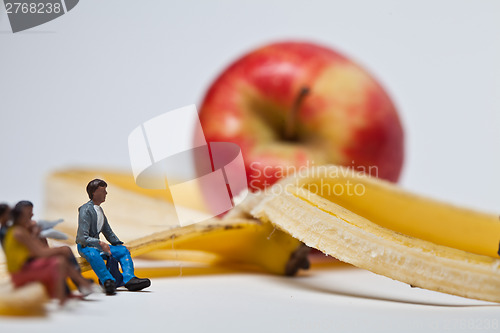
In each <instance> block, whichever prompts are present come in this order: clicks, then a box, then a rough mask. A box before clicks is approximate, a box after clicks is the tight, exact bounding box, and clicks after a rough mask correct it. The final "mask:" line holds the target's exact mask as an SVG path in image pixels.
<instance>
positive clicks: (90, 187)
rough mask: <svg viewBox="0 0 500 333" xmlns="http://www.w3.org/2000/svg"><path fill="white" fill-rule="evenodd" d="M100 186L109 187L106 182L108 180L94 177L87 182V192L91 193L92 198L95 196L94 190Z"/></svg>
mask: <svg viewBox="0 0 500 333" xmlns="http://www.w3.org/2000/svg"><path fill="white" fill-rule="evenodd" d="M98 187H108V184H106V182H105V181H104V180H102V179H94V180H91V181H90V182H89V183H88V184H87V194H88V195H89V198H90V200H92V198H93V197H94V192H95V191H96V190H97V188H98Z"/></svg>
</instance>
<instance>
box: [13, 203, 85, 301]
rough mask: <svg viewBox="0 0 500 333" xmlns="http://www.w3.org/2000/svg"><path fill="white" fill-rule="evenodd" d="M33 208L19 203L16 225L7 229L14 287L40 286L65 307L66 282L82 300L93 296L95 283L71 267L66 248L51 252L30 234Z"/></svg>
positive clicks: (15, 212) (52, 249) (29, 204)
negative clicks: (37, 283)
mask: <svg viewBox="0 0 500 333" xmlns="http://www.w3.org/2000/svg"><path fill="white" fill-rule="evenodd" d="M32 216H33V204H32V203H31V202H29V201H20V202H18V203H17V204H16V206H15V207H14V209H12V218H13V225H12V226H11V227H9V228H8V229H7V232H6V234H5V238H4V241H3V248H4V251H5V257H6V259H7V269H8V271H9V273H10V275H11V279H12V283H13V284H14V286H15V287H16V288H17V287H21V286H24V285H26V284H28V283H30V282H41V283H42V284H43V285H44V287H45V289H46V290H47V292H48V294H49V295H50V297H52V298H57V299H58V300H59V302H60V304H61V305H62V304H64V302H65V301H66V300H67V298H68V296H71V295H68V293H67V291H66V278H68V277H69V278H70V279H71V280H72V281H73V282H74V284H75V285H76V286H77V287H78V289H79V290H80V292H81V293H82V296H87V295H89V294H91V293H92V292H93V288H92V283H91V282H90V281H89V280H87V279H85V278H84V277H83V276H81V274H80V273H79V272H78V271H77V270H76V269H75V267H74V266H73V265H70V264H69V263H68V257H70V256H72V255H73V253H72V251H71V249H70V248H69V247H67V246H62V247H55V248H49V247H48V246H46V245H45V244H43V243H42V242H41V241H40V240H39V239H38V237H36V236H34V235H33V234H32V232H31V231H30V227H31V223H32V222H31V217H32Z"/></svg>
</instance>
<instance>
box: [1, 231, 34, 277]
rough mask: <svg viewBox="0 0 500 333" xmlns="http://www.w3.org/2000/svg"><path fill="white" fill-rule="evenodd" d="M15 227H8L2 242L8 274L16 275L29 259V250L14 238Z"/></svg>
mask: <svg viewBox="0 0 500 333" xmlns="http://www.w3.org/2000/svg"><path fill="white" fill-rule="evenodd" d="M16 228H18V227H16V226H13V227H10V228H9V229H8V230H7V233H6V234H5V238H4V240H3V248H4V251H5V258H6V259H7V270H8V271H9V273H11V274H13V273H17V272H19V271H20V270H21V268H22V267H23V265H24V264H25V263H26V261H28V259H29V258H30V257H31V253H30V251H29V249H28V248H27V247H26V246H25V245H24V244H22V243H20V242H18V241H17V239H16V238H15V237H14V231H15V229H16Z"/></svg>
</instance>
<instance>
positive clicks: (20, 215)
mask: <svg viewBox="0 0 500 333" xmlns="http://www.w3.org/2000/svg"><path fill="white" fill-rule="evenodd" d="M32 217H33V204H32V203H31V202H30V201H26V200H23V201H19V202H18V203H17V204H16V205H15V206H14V209H12V219H13V221H14V225H18V226H21V227H25V228H29V227H30V225H31V218H32Z"/></svg>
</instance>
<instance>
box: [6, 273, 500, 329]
mask: <svg viewBox="0 0 500 333" xmlns="http://www.w3.org/2000/svg"><path fill="white" fill-rule="evenodd" d="M49 309H50V311H49V315H48V316H47V317H45V318H35V319H24V320H23V322H22V325H21V324H19V321H18V320H16V319H5V318H2V319H1V322H0V327H1V328H2V332H30V333H32V332H46V331H47V332H48V331H54V330H55V331H60V332H64V331H66V330H67V331H68V332H73V333H77V332H86V333H88V332H91V331H93V330H92V329H90V326H93V325H94V326H95V327H99V330H101V329H104V330H106V331H108V332H109V331H111V330H112V331H122V332H133V331H136V332H148V331H153V332H159V331H165V332H179V331H180V332H339V331H344V332H367V331H368V332H408V333H410V332H443V331H452V332H457V331H467V330H471V331H482V330H483V329H485V328H486V327H487V325H490V329H489V331H498V330H500V329H499V328H498V325H499V324H500V323H499V322H498V321H499V320H500V318H499V316H498V310H499V307H498V306H497V305H493V304H491V303H486V302H479V301H474V300H467V299H464V298H460V297H454V296H449V295H444V294H440V293H435V292H430V291H426V290H422V289H417V288H410V287H409V286H408V285H405V284H403V283H399V282H396V281H392V280H390V279H387V278H384V277H380V276H377V275H375V274H372V273H370V272H367V271H364V270H360V269H356V268H349V267H344V268H337V269H333V270H331V271H316V272H314V274H311V273H309V274H308V275H306V276H300V277H296V278H286V277H275V276H267V275H253V274H229V275H220V276H198V277H176V278H165V279H155V280H153V285H152V287H151V288H150V289H149V291H147V292H145V291H144V292H137V293H131V292H127V291H125V290H124V291H120V292H118V293H117V295H115V296H105V295H104V294H98V295H91V296H89V298H88V301H85V302H75V303H72V304H70V305H69V306H67V308H65V309H63V310H61V309H59V308H58V306H57V305H56V304H50V306H49ZM495 327H496V329H495Z"/></svg>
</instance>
